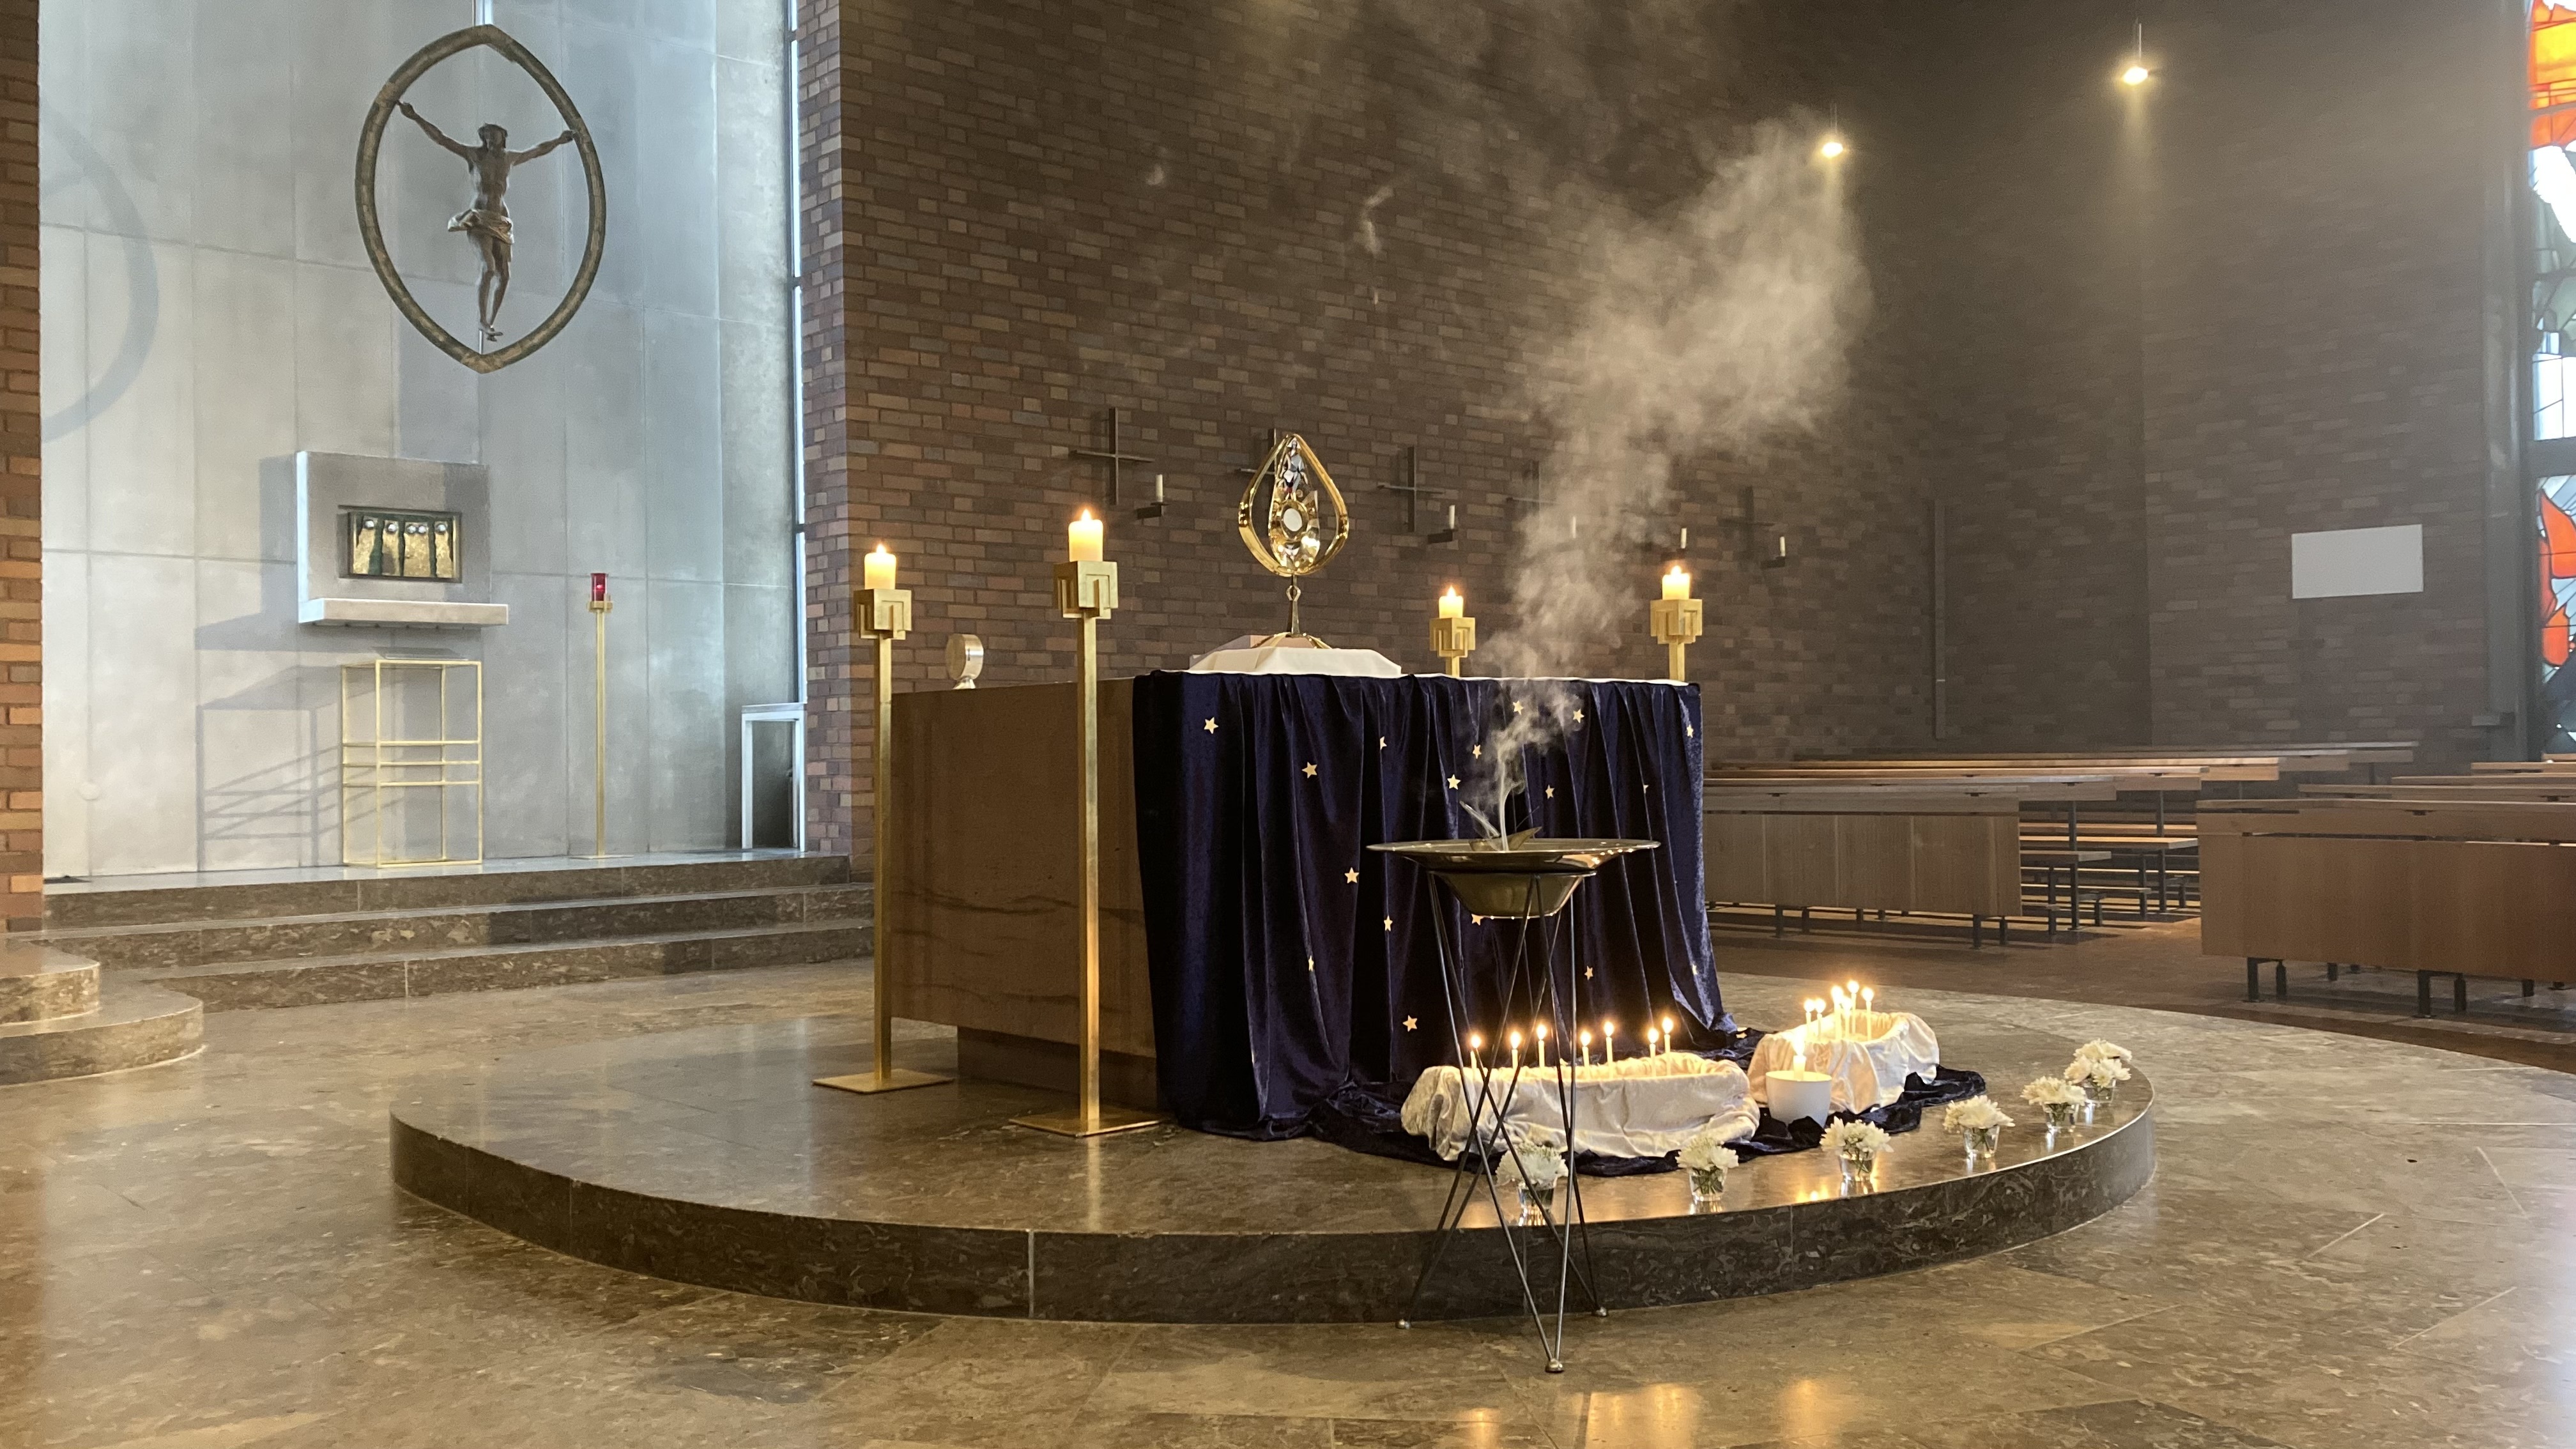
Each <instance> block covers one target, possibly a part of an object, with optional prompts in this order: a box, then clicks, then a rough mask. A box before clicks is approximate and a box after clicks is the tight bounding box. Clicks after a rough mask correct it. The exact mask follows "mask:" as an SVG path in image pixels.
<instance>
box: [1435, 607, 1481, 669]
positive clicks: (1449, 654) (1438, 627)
mask: <svg viewBox="0 0 2576 1449" xmlns="http://www.w3.org/2000/svg"><path fill="white" fill-rule="evenodd" d="M1431 652H1432V653H1434V654H1437V655H1439V656H1440V658H1441V659H1442V660H1443V661H1444V662H1445V663H1446V664H1447V666H1448V670H1449V677H1450V678H1452V679H1456V678H1457V677H1458V662H1459V661H1460V660H1462V659H1465V658H1466V657H1467V656H1468V655H1470V654H1473V653H1475V652H1476V621H1475V619H1474V618H1472V617H1469V616H1463V615H1462V616H1461V617H1459V618H1455V619H1449V618H1436V617H1435V618H1434V619H1432V621H1431Z"/></svg>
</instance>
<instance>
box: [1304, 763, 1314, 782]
mask: <svg viewBox="0 0 2576 1449" xmlns="http://www.w3.org/2000/svg"><path fill="white" fill-rule="evenodd" d="M1306 778H1307V779H1309V780H1311V779H1313V778H1315V762H1314V761H1312V760H1308V761H1307V762H1306Z"/></svg>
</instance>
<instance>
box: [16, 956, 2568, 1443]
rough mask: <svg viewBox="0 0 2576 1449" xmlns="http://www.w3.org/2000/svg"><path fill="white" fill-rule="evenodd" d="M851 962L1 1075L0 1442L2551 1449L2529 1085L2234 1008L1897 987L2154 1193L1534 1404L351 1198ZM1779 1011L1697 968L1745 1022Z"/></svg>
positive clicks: (1704, 1338) (1749, 990)
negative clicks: (441, 1091) (2104, 1045)
mask: <svg viewBox="0 0 2576 1449" xmlns="http://www.w3.org/2000/svg"><path fill="white" fill-rule="evenodd" d="M1846 959H1847V958H1846ZM1775 964H1776V963H1775ZM1837 974H1841V973H1840V972H1839V971H1838V972H1837ZM864 979H865V978H864V973H863V971H861V970H859V969H857V968H853V967H848V966H839V967H797V968H773V969H769V970H763V971H752V972H742V973H729V974H722V975H712V976H694V977H678V978H668V979H660V980H652V981H633V982H616V983H609V984H603V985H595V986H579V987H562V988H552V989H546V990H536V991H519V992H507V993H491V994H485V995H473V994H466V995H457V996H443V997H432V998H425V999H418V1000H411V1001H387V1002H372V1003H363V1004H355V1005H346V1006H326V1007H309V1008H300V1009H296V1010H288V1011H245V1012H232V1013H225V1014H221V1015H218V1016H215V1017H212V1018H209V1020H208V1024H207V1045H208V1050H207V1051H206V1053H205V1055H203V1056H202V1057H199V1058H196V1059H194V1060H191V1061H188V1062H185V1063H180V1064H176V1065H173V1066H166V1067H158V1068H151V1069H147V1070H144V1071H140V1072H135V1073H129V1074H125V1075H122V1076H117V1077H110V1078H101V1079H92V1080H87V1081H78V1082H62V1083H48V1084H41V1085H35V1086H25V1087H12V1088H7V1089H0V1446H9V1449H15V1446H20V1445H28V1446H36V1445H42V1446H64V1449H103V1446H120V1449H146V1446H148V1449H229V1446H236V1445H262V1446H278V1449H286V1446H298V1449H302V1446H316V1445H364V1446H370V1449H392V1446H404V1445H423V1446H433V1445H434V1446H439V1449H456V1446H483V1445H493V1446H510V1449H541V1446H583V1449H589V1446H609V1445H629V1444H652V1445H654V1446H657V1449H662V1446H668V1449H682V1446H694V1445H718V1444H724V1445H780V1446H802V1445H848V1446H867V1445H878V1446H887V1449H900V1446H925V1445H928V1446H937V1445H950V1446H961V1449H964V1446H977V1449H982V1446H991V1449H1005V1446H1022V1445H1048V1446H1062V1445H1085V1446H1092V1445H1098V1446H1161V1445H1173V1446H1180V1445H1239V1446H1252V1445H1277V1446H1291V1445H1294V1446H1323V1445H1372V1446H1381V1449H1394V1446H1428V1445H1443V1446H1448V1445H1457V1446H1466V1445H1498V1446H1499V1445H1564V1446H1575V1445H1581V1446H1591V1449H1611V1446H1662V1445H1772V1446H1781V1445H1798V1446H1827V1445H1842V1446H1869V1449H1934V1446H1955V1449H1989V1446H2017V1445H2032V1446H2070V1449H2071V1446H2105V1449H2130V1446H2157V1449H2222V1446H2247V1445H2265V1444H2282V1445H2292V1446H2302V1449H2307V1446H2313V1449H2347V1446H2352V1449H2358V1446H2373V1449H2382V1446H2385V1449H2397V1446H2413V1445H2461V1446H2480V1449H2510V1446H2527V1445H2549V1444H2576V1412H2571V1410H2576V1234H2571V1233H2570V1232H2569V1231H2568V1229H2569V1228H2570V1227H2571V1226H2576V1133H2572V1132H2571V1129H2576V1077H2568V1076H2563V1075H2559V1074H2556V1073H2552V1072H2548V1071H2544V1070H2539V1069H2535V1068H2532V1067H2527V1066H2522V1065H2517V1064H2513V1063H2508V1062H2499V1061H2494V1060H2487V1059H2481V1058H2476V1057H2469V1056H2463V1055H2457V1054H2453V1053H2448V1052H2442V1051H2436V1050H2430V1049H2426V1048H2422V1047H2417V1046H2412V1045H2406V1044H2402V1043H2391V1042H2381V1041H2372V1040H2365V1039H2360V1038H2356V1037H2352V1036H2345V1035H2330V1034H2326V1033H2320V1032H2313V1031H2307V1030H2303V1029H2299V1028H2297V1027H2293V1026H2286V1025H2281V1024H2274V1023H2258V1022H2240V1021H2229V1020H2221V1019H2215V1018H2211V1017H2206V1016H2189V1015H2180V1014H2171V1013H2164V1012H2156V1011H2148V1010H2142V1009H2138V1008H2134V1007H2123V1006H2099V1005H2075V1004H2069V1003H2063V1002H2052V1001H2045V1000H2037V999H2030V998H2024V997H2006V996H1955V997H1950V998H1947V999H1944V1000H1941V1001H1940V1002H1938V1004H1937V1012H1935V1013H1933V1014H1934V1016H1935V1024H1936V1025H1938V1024H1939V1018H1940V1016H1942V1015H1948V1014H1964V1013H1970V1012H1973V1013H1978V1014H1980V1015H1981V1017H1982V1019H1985V1020H1988V1021H1991V1022H1995V1023H2002V1024H2009V1025H2013V1026H2018V1027H2024V1028H2028V1029H2030V1030H2035V1031H2044V1032H2049V1033H2053V1034H2058V1035H2062V1036H2067V1037H2074V1038H2079V1039H2080V1038H2082V1037H2087V1036H2092V1035H2106V1036H2110V1037H2113V1038H2115V1039H2118V1040H2121V1041H2123V1042H2125V1043H2126V1044H2128V1045H2130V1046H2131V1047H2133V1048H2135V1049H2136V1050H2137V1051H2138V1052H2139V1053H2140V1054H2141V1056H2142V1057H2143V1058H2144V1059H2145V1060H2146V1061H2147V1063H2148V1064H2149V1066H2150V1068H2151V1069H2152V1070H2154V1071H2155V1072H2156V1074H2157V1091H2158V1096H2157V1103H2156V1114H2157V1118H2158V1130H2157V1138H2158V1143H2159V1153H2158V1155H2159V1160H2160V1166H2159V1169H2158V1172H2157V1175H2156V1178H2155V1180H2154V1181H2153V1182H2152V1183H2151V1184H2150V1185H2149V1186H2148V1187H2147V1189H2146V1190H2145V1191H2144V1192H2142V1193H2141V1194H2140V1195H2139V1196H2138V1197H2137V1198H2135V1199H2134V1200H2132V1201H2131V1202H2130V1203H2129V1204H2128V1205H2126V1206H2124V1207H2122V1208H2119V1209H2117V1210H2115V1211H2113V1212H2112V1213H2110V1214H2109V1215H2108V1216H2106V1217H2104V1218H2102V1219H2100V1220H2098V1221H2096V1222H2093V1223H2091V1224H2088V1225H2086V1226H2084V1227H2081V1228H2078V1229H2075V1230H2074V1231H2071V1232H2068V1233H2066V1234H2063V1235H2061V1236H2059V1237H2056V1238H2051V1239H2047V1240H2044V1241H2041V1242H2038V1243H2034V1244H2030V1245H2027V1246H2025V1247H2022V1248H2018V1249H2014V1250H2011V1251H2009V1252H2006V1253H2003V1254H2000V1255H1997V1256H1994V1257H1990V1258H1986V1259H1981V1260H1977V1261H1974V1262H1969V1263H1964V1264H1959V1265H1955V1266H1950V1267H1945V1268H1937V1269H1932V1270H1928V1271H1924V1272H1919V1273H1913V1274H1908V1275H1902V1276H1897V1277H1891V1278H1884V1279H1875V1280H1870V1281H1867V1282H1861V1283H1853V1284H1845V1285H1841V1286H1837V1287H1832V1288H1824V1289H1817V1290H1813V1291H1809V1292H1803V1293H1796V1294H1788V1295H1782V1296H1778V1297H1773V1298H1764V1299H1754V1300H1741V1301H1735V1302H1729V1303H1719V1304H1708V1305H1700V1306H1694V1307H1686V1308H1675V1309H1662V1310H1653V1311H1636V1312H1626V1313H1620V1314H1617V1315H1614V1316H1613V1317H1611V1318H1609V1319H1608V1320H1606V1321H1599V1322H1595V1323H1591V1324H1585V1325H1581V1326H1579V1327H1578V1328H1577V1330H1576V1340H1575V1349H1576V1352H1575V1353H1574V1355H1573V1363H1572V1366H1571V1369H1570V1371H1569V1372H1568V1373H1567V1374H1565V1375H1564V1376H1562V1377H1550V1376H1548V1375H1546V1374H1544V1373H1542V1372H1541V1371H1540V1369H1539V1366H1538V1364H1537V1362H1536V1361H1535V1358H1534V1356H1533V1355H1532V1354H1531V1353H1530V1352H1529V1345H1528V1343H1527V1341H1526V1339H1525V1337H1524V1334H1525V1332H1526V1330H1525V1328H1523V1327H1520V1326H1516V1325H1514V1324H1511V1323H1505V1322H1493V1323H1484V1322H1476V1323H1458V1324H1443V1325H1431V1326H1426V1327H1422V1328H1417V1329H1415V1330H1412V1331H1411V1332H1409V1333H1408V1332H1400V1331H1398V1330H1394V1329H1390V1328H1386V1327H1373V1326H1361V1327H1351V1326H1318V1327H1203V1326H1192V1327H1162V1326H1136V1325H1088V1324H1064V1323H1037V1322H1023V1321H1012V1320H995V1319H946V1318H935V1317H922V1316H909V1315H902V1314H891V1313H877V1312H870V1311H866V1310H857V1309H844V1308H823V1307H815V1306H809V1305H803V1304H796V1303H789V1302H781V1301H775V1300H767V1299H758V1298H746V1297H739V1296H733V1295H728V1294H723V1293H717V1292H711V1291H708V1290H704V1289H698V1288H690V1287H684V1286H680V1285H675V1284H670V1283H662V1282H656V1281H653V1280H649V1279H644V1278H638V1277H633V1276H629V1275H625V1274H621V1273H618V1272H615V1271H612V1270H608V1269H604V1268H599V1267H594V1266H591V1265H588V1264H584V1263H579V1262H575V1261H572V1260H569V1259H565V1258H561V1257H557V1256H555V1255H553V1254H550V1253H547V1252H544V1251H542V1250H539V1249H536V1248H532V1247H529V1246H526V1245H524V1244H521V1243H519V1242H517V1241H516V1240H513V1239H511V1238H508V1237H506V1236H504V1235H502V1234H500V1233H497V1232H494V1231H492V1230H490V1229H487V1228H484V1227H481V1226H479V1225H477V1224H474V1223H472V1222H469V1221H467V1220H465V1219H462V1218H459V1217H456V1216H454V1215H452V1214H449V1213H447V1212H445V1211H443V1210H441V1209H438V1208H434V1207H430V1206H427V1205H425V1204H422V1203H419V1202H417V1201H414V1200H411V1199H408V1198H406V1197H405V1196H404V1195H402V1194H401V1193H400V1192H399V1191H397V1190H396V1189H394V1188H393V1187H392V1186H391V1185H390V1183H389V1181H388V1178H387V1171H386V1143H387V1130H386V1114H387V1111H388V1109H389V1108H391V1107H392V1106H393V1105H395V1104H397V1103H399V1102H402V1101H404V1100H406V1099H407V1097H408V1096H409V1095H410V1094H413V1093H417V1092H419V1091H422V1090H424V1089H425V1087H426V1085H427V1084H428V1083H429V1082H431V1081H433V1080H435V1079H439V1078H444V1077H447V1076H450V1075H452V1074H455V1073H459V1072H473V1071H479V1070H483V1069H485V1068H487V1067H489V1066H490V1065H491V1064H492V1063H494V1062H496V1061H498V1060H499V1059H501V1058H503V1057H505V1056H507V1055H509V1054H511V1053H514V1052H519V1051H523V1050H527V1049H530V1048H537V1047H548V1046H555V1045H561V1044H567V1043H572V1042H579V1041H585V1040H595V1039H600V1038H605V1037H612V1036H621V1035H629V1034H635V1033H644V1032H659V1031H669V1030H674V1029H678V1028H683V1027H697V1026H707V1025H712V1024H718V1023H726V1022H759V1021H768V1020H779V1019H784V1018H790V1017H797V1016H805V1015H810V1014H813V1013H816V1012H818V1011H834V1010H840V1009H843V1008H845V1007H852V1008H855V1007H856V1006H857V1005H858V1004H859V1003H860V1002H862V1001H864V999H865V993H864ZM1819 979H1821V973H1820V975H1819ZM1804 994H1813V987H1812V985H1803V984H1802V983H1800V982H1799V981H1798V980H1796V979H1794V978H1792V977H1786V976H1779V977H1766V978H1753V977H1743V978H1730V981H1729V997H1730V1003H1731V1004H1733V1005H1735V1006H1736V1007H1737V1008H1738V1009H1739V1010H1740V1011H1744V1012H1745V1013H1746V1014H1747V1015H1750V1016H1754V1017H1756V1018H1759V1017H1760V1016H1762V1015H1764V1014H1765V1013H1766V1012H1767V1011H1769V1010H1770V1009H1771V1008H1772V1007H1773V1006H1775V1005H1777V1004H1783V1003H1787V1002H1793V1001H1795V1000H1796V999H1797V998H1798V997H1799V996H1800V995H1804ZM2187 1062H2188V1063H2195V1064H2200V1065H2201V1066H2202V1067H2203V1069H2202V1070H2199V1071H2190V1070H2185V1069H2184V1064H2185V1063H2187Z"/></svg>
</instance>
